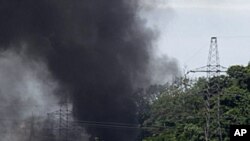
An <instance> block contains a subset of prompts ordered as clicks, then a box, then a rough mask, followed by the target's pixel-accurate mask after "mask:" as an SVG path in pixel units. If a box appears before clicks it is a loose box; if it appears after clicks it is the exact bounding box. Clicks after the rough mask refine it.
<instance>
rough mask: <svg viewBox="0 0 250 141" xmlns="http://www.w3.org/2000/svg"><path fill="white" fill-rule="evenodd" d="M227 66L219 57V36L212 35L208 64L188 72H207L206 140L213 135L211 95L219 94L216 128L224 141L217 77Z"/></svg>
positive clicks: (205, 97)
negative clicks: (221, 62) (222, 63)
mask: <svg viewBox="0 0 250 141" xmlns="http://www.w3.org/2000/svg"><path fill="white" fill-rule="evenodd" d="M225 69H226V68H225V67H223V66H221V65H220V59H219V51H218V44H217V37H211V43H210V48H209V54H208V61H207V65H206V66H203V67H200V68H197V69H194V70H190V71H188V72H187V73H190V72H191V73H197V72H203V73H206V74H207V81H208V84H207V89H206V91H205V92H204V103H205V109H206V111H205V120H206V124H205V128H204V135H205V141H209V140H210V137H211V128H210V126H211V125H210V124H211V122H215V121H211V106H212V103H211V97H212V96H213V95H217V112H216V113H217V114H216V117H217V118H216V122H217V130H215V131H216V132H217V133H218V137H219V141H222V133H221V124H220V92H219V91H220V86H219V82H218V80H216V77H218V76H219V75H220V73H221V72H225V71H224V70H225Z"/></svg>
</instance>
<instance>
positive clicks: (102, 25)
mask: <svg viewBox="0 0 250 141" xmlns="http://www.w3.org/2000/svg"><path fill="white" fill-rule="evenodd" d="M138 10H139V9H138V2H137V1H136V0H39V1H37V0H1V1H0V20H1V22H0V49H1V51H2V52H4V51H5V52H6V51H8V50H17V51H21V50H25V53H24V55H25V56H26V57H27V58H28V59H26V60H25V61H27V62H29V61H35V62H42V63H43V64H45V65H46V67H47V68H48V71H49V72H50V74H51V75H52V76H53V79H55V80H56V81H57V82H59V83H60V86H61V88H63V90H67V93H68V96H69V98H70V101H71V102H72V106H73V113H74V116H75V117H76V118H77V119H78V120H80V121H96V122H117V123H129V124H136V123H137V120H136V114H137V110H136V109H137V107H136V104H135V102H134V96H133V94H134V91H135V90H136V89H137V88H138V87H145V86H147V85H149V84H150V83H151V76H150V74H152V73H153V72H151V71H150V70H149V67H152V66H157V65H152V60H151V59H152V58H154V57H153V56H152V54H153V47H152V41H153V40H154V38H155V36H154V33H153V32H152V31H150V30H149V29H146V28H145V27H144V23H143V20H141V19H140V18H139V16H138V14H137V13H138ZM156 60H157V59H156ZM167 62H168V63H167V64H170V65H171V69H170V70H168V71H166V72H167V73H168V75H169V76H171V75H172V74H175V73H176V72H177V70H176V68H177V67H176V64H175V63H174V62H172V61H170V62H169V61H167ZM150 63H151V65H150ZM153 63H157V62H153ZM1 67H2V66H1ZM16 67H17V71H22V70H19V69H18V67H19V66H18V65H17V66H16ZM167 67H168V66H166V69H167ZM154 69H155V68H154ZM154 69H152V70H154ZM164 69H165V68H164ZM164 71H165V70H164ZM13 77H14V76H13ZM154 77H155V76H154ZM17 81H18V80H17ZM45 89H46V88H45ZM55 95H56V96H57V97H59V98H63V97H64V96H65V94H64V93H63V92H61V93H56V92H55ZM20 97H21V96H20ZM85 128H86V129H87V131H88V133H89V134H90V135H91V136H92V137H94V136H98V137H100V138H102V139H103V140H108V141H133V140H135V138H136V134H137V132H138V130H137V129H123V128H122V129H120V128H112V127H109V128H101V127H94V126H86V127H85Z"/></svg>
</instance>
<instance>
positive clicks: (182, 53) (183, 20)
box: [142, 0, 250, 69]
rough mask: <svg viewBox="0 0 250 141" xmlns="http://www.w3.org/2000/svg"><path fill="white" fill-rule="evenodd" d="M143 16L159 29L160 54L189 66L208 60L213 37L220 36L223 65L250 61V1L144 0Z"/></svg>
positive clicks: (158, 44)
mask: <svg viewBox="0 0 250 141" xmlns="http://www.w3.org/2000/svg"><path fill="white" fill-rule="evenodd" d="M143 4H144V5H143V10H142V11H143V12H142V16H143V17H145V18H146V19H147V20H148V21H147V25H148V26H150V27H153V28H156V29H158V31H159V32H160V36H159V39H158V41H157V46H158V54H159V55H161V54H168V56H170V57H174V58H176V59H178V61H179V64H180V67H181V68H184V66H185V65H186V66H187V67H188V69H193V68H197V67H200V66H204V65H206V63H207V56H208V49H209V45H210V37H212V36H217V37H218V47H219V52H220V60H221V65H223V66H226V67H228V66H230V65H234V64H242V65H246V64H247V63H248V62H249V61H250V25H249V23H250V1H248V0H220V1H219V2H218V0H143Z"/></svg>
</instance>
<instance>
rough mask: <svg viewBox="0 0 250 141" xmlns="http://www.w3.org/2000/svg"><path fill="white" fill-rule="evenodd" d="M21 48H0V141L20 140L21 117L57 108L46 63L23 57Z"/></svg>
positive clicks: (54, 84) (43, 115)
mask: <svg viewBox="0 0 250 141" xmlns="http://www.w3.org/2000/svg"><path fill="white" fill-rule="evenodd" d="M25 56H26V55H25V51H24V50H21V51H17V50H6V51H2V52H0V115H1V117H0V126H1V130H0V136H1V141H10V140H11V141H22V140H23V139H24V138H22V136H23V135H26V136H27V134H28V133H25V134H24V131H22V134H20V131H21V129H22V128H25V126H26V125H25V124H24V121H26V120H28V119H30V118H31V117H32V116H34V117H43V118H45V117H46V113H47V112H51V111H53V110H55V109H58V104H57V103H58V100H57V99H56V98H55V95H54V93H55V92H56V91H57V90H58V84H57V82H56V81H55V80H54V79H53V78H52V77H51V75H50V73H49V72H48V69H47V67H46V65H45V64H44V63H43V62H40V61H34V60H30V59H28V58H27V57H25Z"/></svg>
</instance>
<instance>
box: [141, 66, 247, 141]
mask: <svg viewBox="0 0 250 141" xmlns="http://www.w3.org/2000/svg"><path fill="white" fill-rule="evenodd" d="M212 80H213V81H212ZM215 80H216V81H215ZM215 82H216V83H218V84H219V89H218V91H217V92H216V93H217V94H216V93H215V94H213V95H212V96H211V98H210V102H211V107H210V109H211V123H210V131H211V135H210V140H211V141H217V140H219V138H218V130H217V127H218V125H217V124H218V123H217V122H216V121H217V120H216V119H217V114H216V113H217V110H218V106H217V105H216V102H218V101H217V99H218V97H220V100H219V103H220V120H219V121H220V124H221V130H222V138H223V141H229V127H230V125H232V124H236V125H238V124H248V125H250V64H249V65H248V66H232V67H230V68H229V69H228V70H227V75H221V76H218V77H216V78H212V79H210V80H206V79H205V78H199V79H198V81H197V82H195V83H194V84H192V85H190V86H189V87H187V85H184V86H183V84H182V83H180V84H178V83H175V84H172V85H166V87H165V89H164V90H162V87H161V93H160V94H158V95H156V96H154V97H155V99H154V100H152V99H151V102H148V103H147V104H148V106H145V105H144V107H147V110H146V111H144V112H143V115H141V117H143V118H142V119H141V121H142V122H141V123H142V124H143V127H145V129H146V130H145V131H144V132H145V133H144V141H201V140H205V139H204V129H205V128H204V127H205V123H206V121H205V110H206V108H205V106H204V99H205V96H204V92H205V91H206V90H207V88H208V87H207V86H208V85H210V84H211V83H215ZM147 127H148V128H147ZM149 127H150V128H149Z"/></svg>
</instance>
